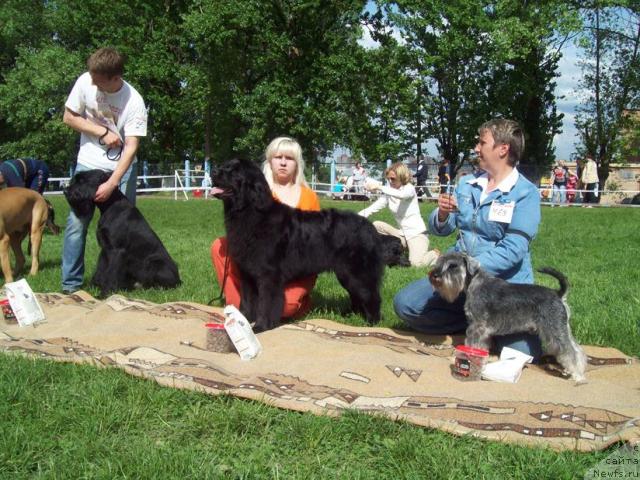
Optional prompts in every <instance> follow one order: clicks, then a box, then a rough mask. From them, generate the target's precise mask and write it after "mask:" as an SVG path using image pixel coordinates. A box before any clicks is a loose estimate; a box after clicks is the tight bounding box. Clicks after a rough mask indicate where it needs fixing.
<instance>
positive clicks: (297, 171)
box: [211, 137, 320, 318]
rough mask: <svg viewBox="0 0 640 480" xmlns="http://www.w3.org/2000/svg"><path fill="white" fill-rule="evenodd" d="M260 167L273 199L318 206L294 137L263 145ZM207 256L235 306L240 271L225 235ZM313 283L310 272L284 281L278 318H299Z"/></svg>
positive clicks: (303, 206) (315, 208) (239, 295)
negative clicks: (305, 176) (264, 148)
mask: <svg viewBox="0 0 640 480" xmlns="http://www.w3.org/2000/svg"><path fill="white" fill-rule="evenodd" d="M262 169H263V172H264V176H265V178H266V180H267V183H268V184H269V186H270V187H271V192H272V193H273V197H274V198H275V199H276V200H278V201H279V202H281V203H284V204H285V205H289V206H290V207H293V208H297V209H299V210H312V211H318V210H320V202H319V201H318V196H317V195H316V194H315V192H314V191H313V190H311V189H310V188H309V187H308V186H307V183H306V181H305V179H304V160H303V159H302V148H301V147H300V144H299V143H298V142H296V141H295V140H294V139H292V138H289V137H278V138H276V139H274V140H273V141H272V142H271V143H270V144H269V146H268V147H267V150H266V152H265V161H264V164H263V167H262ZM211 260H212V261H213V266H214V268H215V271H216V275H217V277H218V284H219V285H221V286H223V292H224V296H225V301H226V304H227V305H234V306H235V307H238V308H239V307H240V299H241V298H242V285H241V281H240V273H239V272H238V269H237V267H236V266H235V265H234V263H233V262H232V261H230V260H229V259H228V258H227V239H226V238H224V237H223V238H218V239H216V240H215V241H214V242H213V245H211ZM225 277H226V278H225ZM315 284H316V276H315V275H313V276H311V277H307V278H303V279H301V280H297V281H295V282H291V283H289V284H287V285H286V287H285V290H284V307H283V311H282V318H299V317H302V316H304V315H305V314H306V313H307V312H308V311H309V310H310V309H311V298H310V294H311V290H313V287H314V286H315Z"/></svg>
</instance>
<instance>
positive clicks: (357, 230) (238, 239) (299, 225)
mask: <svg viewBox="0 0 640 480" xmlns="http://www.w3.org/2000/svg"><path fill="white" fill-rule="evenodd" d="M212 180H213V185H214V186H215V188H214V189H213V192H212V193H213V194H214V195H215V196H216V197H218V198H220V199H222V201H223V202H224V216H225V227H226V230H227V242H228V245H229V247H228V248H229V256H230V258H231V259H232V260H233V262H234V263H235V264H236V265H237V267H238V270H239V271H240V275H241V281H242V300H241V304H240V310H241V312H242V313H243V314H244V315H245V316H246V317H247V318H248V319H249V321H255V322H256V323H255V329H256V330H257V331H263V330H269V329H272V328H275V327H277V326H278V324H279V322H280V315H281V313H282V306H283V302H284V286H285V285H286V284H287V283H289V282H291V281H293V280H296V279H299V278H304V277H307V276H309V275H314V274H317V273H320V272H324V271H333V272H335V274H336V276H337V277H338V281H339V282H340V284H341V285H342V286H343V287H344V288H345V290H347V291H348V292H349V295H350V298H351V306H352V308H353V310H354V311H356V312H361V313H363V314H364V316H365V318H366V320H367V322H369V323H371V324H373V323H378V322H379V321H380V291H379V289H380V282H381V279H382V275H383V273H384V260H385V259H384V257H383V254H382V252H381V249H380V242H381V241H380V239H379V235H378V233H377V232H376V230H375V228H374V227H373V225H372V224H371V223H370V222H369V221H367V220H366V219H365V218H362V217H360V216H358V215H357V214H355V213H353V212H346V211H340V210H323V211H320V212H308V211H300V210H296V209H294V208H291V207H288V206H287V205H283V204H282V203H280V202H277V201H275V200H274V199H273V196H272V194H271V190H270V189H269V185H268V184H267V181H266V180H265V178H264V175H263V173H262V171H261V170H260V169H259V168H258V166H257V165H255V164H253V163H252V162H249V161H247V160H238V159H234V160H229V161H228V162H226V163H225V164H224V165H222V166H220V167H218V168H215V169H214V171H213V175H212Z"/></svg>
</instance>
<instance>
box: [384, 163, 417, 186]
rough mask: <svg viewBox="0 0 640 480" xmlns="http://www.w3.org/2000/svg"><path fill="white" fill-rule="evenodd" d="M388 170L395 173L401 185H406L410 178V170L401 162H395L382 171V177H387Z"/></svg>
mask: <svg viewBox="0 0 640 480" xmlns="http://www.w3.org/2000/svg"><path fill="white" fill-rule="evenodd" d="M390 172H393V173H395V174H396V178H397V179H398V180H400V183H401V184H402V185H406V184H407V183H409V181H410V180H411V172H410V171H409V169H408V168H407V166H406V165H405V164H404V163H402V162H396V163H394V164H392V165H391V166H390V167H389V168H387V169H386V170H385V171H384V177H385V178H387V176H388V175H389V173H390Z"/></svg>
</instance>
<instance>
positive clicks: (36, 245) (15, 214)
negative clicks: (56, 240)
mask: <svg viewBox="0 0 640 480" xmlns="http://www.w3.org/2000/svg"><path fill="white" fill-rule="evenodd" d="M49 208H50V205H49V204H48V202H47V201H46V200H45V199H44V197H43V196H42V195H40V194H39V193H38V192H36V191H34V190H30V189H28V188H20V187H10V188H6V189H4V190H0V265H1V266H2V273H3V275H4V281H5V282H7V283H8V282H12V281H13V274H12V272H11V263H10V262H9V246H11V248H12V249H13V253H14V254H15V256H16V273H18V272H20V271H21V270H22V267H24V262H25V259H24V254H23V253H22V248H21V245H22V240H24V237H26V236H27V233H30V236H29V240H30V243H31V271H30V272H29V273H30V275H35V274H36V273H38V267H39V261H38V257H39V255H40V244H41V243H42V232H43V231H44V227H45V226H48V227H49V228H50V229H51V231H52V232H53V233H57V232H58V231H59V229H58V227H57V226H56V225H55V224H54V223H53V221H52V219H51V217H50V216H49Z"/></svg>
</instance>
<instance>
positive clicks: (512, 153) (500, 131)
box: [478, 118, 524, 167]
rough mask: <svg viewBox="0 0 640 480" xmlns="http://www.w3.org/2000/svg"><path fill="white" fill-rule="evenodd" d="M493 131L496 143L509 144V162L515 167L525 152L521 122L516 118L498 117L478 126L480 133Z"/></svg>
mask: <svg viewBox="0 0 640 480" xmlns="http://www.w3.org/2000/svg"><path fill="white" fill-rule="evenodd" d="M485 131H486V132H491V135H492V136H493V142H494V144H496V145H497V144H504V145H509V158H508V160H507V161H508V163H509V165H511V166H512V167H515V166H516V165H517V164H518V162H519V161H520V159H521V158H522V154H523V153H524V132H523V131H522V128H521V127H520V124H518V122H516V121H515V120H507V119H506V118H496V119H493V120H489V121H488V122H484V123H483V124H482V125H480V128H478V134H480V135H482V134H483V132H485Z"/></svg>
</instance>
